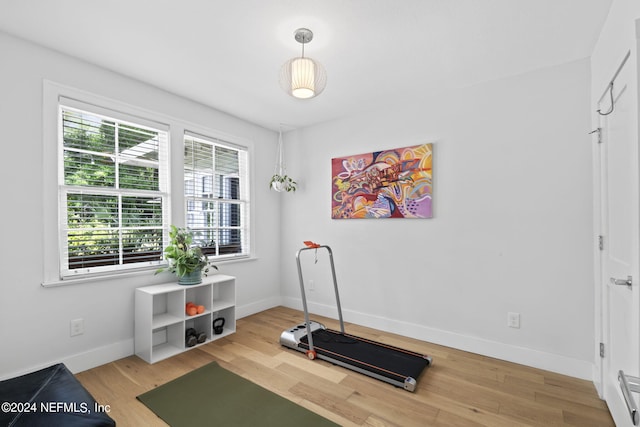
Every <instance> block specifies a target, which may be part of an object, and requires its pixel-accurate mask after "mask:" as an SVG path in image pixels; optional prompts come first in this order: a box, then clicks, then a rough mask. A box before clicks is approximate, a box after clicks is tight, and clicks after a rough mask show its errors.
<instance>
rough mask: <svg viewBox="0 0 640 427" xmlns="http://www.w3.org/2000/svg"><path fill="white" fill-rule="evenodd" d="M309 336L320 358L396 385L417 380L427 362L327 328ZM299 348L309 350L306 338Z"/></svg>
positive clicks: (423, 357)
mask: <svg viewBox="0 0 640 427" xmlns="http://www.w3.org/2000/svg"><path fill="white" fill-rule="evenodd" d="M312 336H313V348H314V350H315V351H316V353H317V354H318V355H319V356H320V357H321V356H325V357H329V358H331V359H335V360H337V361H340V362H342V363H344V364H346V365H349V366H355V367H358V368H360V369H362V370H365V371H368V372H372V373H375V374H377V375H380V376H382V377H385V378H388V379H390V380H392V381H394V382H398V383H402V382H404V381H405V379H406V378H413V379H415V380H417V378H418V377H419V376H420V374H421V373H422V371H423V370H424V369H425V368H426V367H427V366H429V365H430V363H431V360H430V358H429V357H428V356H425V355H423V354H420V353H415V352H412V351H408V350H405V349H402V348H398V347H393V346H390V345H387V344H383V343H379V342H377V341H371V340H367V339H364V338H361V337H358V336H355V335H349V334H342V333H341V332H339V331H334V330H331V329H319V330H316V331H313V332H312ZM300 346H301V347H302V348H304V349H307V350H308V349H309V344H308V338H307V336H306V335H304V336H303V337H301V338H300Z"/></svg>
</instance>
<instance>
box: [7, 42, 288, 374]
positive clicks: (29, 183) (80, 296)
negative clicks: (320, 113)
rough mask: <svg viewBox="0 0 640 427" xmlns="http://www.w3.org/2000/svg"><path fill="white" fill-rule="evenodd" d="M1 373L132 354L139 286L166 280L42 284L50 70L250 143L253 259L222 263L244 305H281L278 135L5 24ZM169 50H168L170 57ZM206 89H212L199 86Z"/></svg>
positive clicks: (74, 366)
mask: <svg viewBox="0 0 640 427" xmlns="http://www.w3.org/2000/svg"><path fill="white" fill-rule="evenodd" d="M0 52H1V53H2V66H1V67H0V94H1V102H0V130H1V132H0V135H1V136H0V138H1V146H2V155H0V186H1V188H2V198H3V207H2V217H1V218H2V224H3V227H2V241H3V244H2V245H0V248H1V249H0V267H1V268H0V271H1V272H2V280H1V281H0V289H1V296H0V325H1V327H0V343H2V344H1V345H2V351H1V352H0V378H5V377H9V376H11V375H14V374H17V373H22V372H26V371H30V370H32V369H35V368H38V367H42V366H45V365H48V364H50V363H57V362H60V361H62V362H66V363H67V365H68V366H69V368H70V369H71V370H73V371H79V370H83V369H86V368H89V367H92V366H96V365H99V364H101V363H106V362H109V361H111V360H114V359H117V358H120V357H124V356H127V355H130V354H133V316H134V313H133V305H134V301H133V298H134V297H133V296H134V289H135V288H136V287H138V286H144V285H147V284H152V283H154V282H158V281H161V280H166V279H167V278H169V276H164V277H159V276H156V277H154V275H153V273H152V272H150V273H149V274H145V275H140V276H135V277H132V278H128V279H123V280H112V281H97V282H94V283H90V284H82V285H70V286H62V287H55V288H43V287H42V286H41V283H42V281H43V265H44V262H43V261H44V260H43V246H44V245H47V244H51V242H43V241H42V240H43V239H42V236H43V222H44V221H43V215H56V212H44V211H43V198H44V194H43V181H44V177H43V174H42V165H43V161H44V159H43V155H42V151H43V131H42V109H43V79H47V80H51V81H53V82H57V83H59V84H62V85H66V86H70V87H74V88H77V89H80V90H83V91H88V92H91V93H93V94H96V95H99V96H103V97H107V98H111V99H114V100H116V101H119V102H123V103H127V104H130V105H134V106H137V107H140V108H144V109H147V110H151V111H154V112H158V113H160V114H164V115H168V116H171V117H175V118H178V119H181V120H184V121H188V122H192V123H195V124H197V125H199V126H201V127H203V128H209V129H212V130H217V131H220V132H223V133H226V134H230V135H234V136H236V137H238V138H242V139H245V140H247V141H249V143H250V144H251V145H252V146H253V150H254V158H255V159H256V160H259V159H269V160H270V161H269V162H261V161H255V162H254V165H253V168H254V169H253V172H254V177H255V180H254V182H253V184H254V185H253V199H252V203H253V206H254V207H259V210H258V209H256V210H254V214H255V216H256V217H257V216H258V215H259V224H260V227H257V226H256V222H255V221H254V223H253V224H254V229H255V240H254V244H255V246H254V247H255V255H256V258H257V259H255V260H252V261H247V262H237V263H232V264H231V263H222V264H219V266H220V269H221V271H222V272H223V273H225V274H230V275H233V276H236V277H237V302H238V306H239V308H238V315H239V316H240V317H241V316H243V315H247V314H249V313H253V312H257V311H260V310H262V309H264V308H268V307H271V306H274V305H277V304H278V303H279V301H280V298H279V286H280V284H279V281H278V277H279V274H280V273H279V264H278V257H277V252H276V251H274V250H273V248H274V247H276V248H277V247H279V245H280V232H279V220H278V212H279V197H278V195H276V194H275V193H270V192H269V190H268V188H267V183H268V180H269V178H270V176H271V173H272V167H273V164H272V162H271V159H273V158H274V157H275V144H276V141H277V135H276V134H275V133H274V132H272V131H268V130H265V129H263V128H260V127H258V126H255V125H252V124H250V123H247V122H244V121H242V120H239V119H237V118H234V117H231V116H229V115H226V114H223V113H221V112H219V111H216V110H213V109H211V108H207V107H205V106H203V105H200V104H197V103H194V102H192V101H189V100H186V99H183V98H180V97H177V96H174V95H172V94H169V93H166V92H163V91H161V90H159V89H157V88H154V87H151V86H148V85H146V84H144V83H141V82H138V81H134V80H131V79H128V78H125V77H123V76H121V75H118V74H115V73H112V72H109V71H107V70H105V69H102V68H99V67H96V66H93V65H89V64H87V63H84V62H81V61H78V60H76V59H73V58H70V57H68V56H64V55H61V54H58V53H56V52H53V51H51V50H48V49H44V48H41V47H38V46H35V45H33V44H30V43H27V42H24V41H21V40H19V39H16V38H13V37H10V36H8V35H6V34H4V33H0ZM169 60H170V58H169ZM202 90H208V89H207V88H202ZM76 318H83V319H84V325H85V333H84V335H81V336H77V337H73V338H71V337H70V336H69V321H70V320H71V319H76Z"/></svg>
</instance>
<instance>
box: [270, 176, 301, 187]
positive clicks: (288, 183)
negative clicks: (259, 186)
mask: <svg viewBox="0 0 640 427" xmlns="http://www.w3.org/2000/svg"><path fill="white" fill-rule="evenodd" d="M297 185H298V183H297V182H295V181H294V180H293V179H291V177H290V176H288V175H284V176H283V175H279V174H275V175H273V176H272V177H271V182H269V187H271V188H272V189H274V190H276V191H296V186H297Z"/></svg>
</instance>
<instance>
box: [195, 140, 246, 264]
mask: <svg viewBox="0 0 640 427" xmlns="http://www.w3.org/2000/svg"><path fill="white" fill-rule="evenodd" d="M248 184H249V177H248V150H247V149H246V148H245V147H240V146H237V145H234V144H231V143H229V142H225V141H222V140H219V139H214V138H206V137H203V136H198V135H195V134H189V133H187V134H185V138H184V185H185V189H184V194H185V203H186V223H187V227H188V228H190V229H191V230H193V231H194V235H195V238H194V240H195V241H196V243H197V244H199V245H200V246H202V247H203V250H204V252H205V253H207V254H208V255H209V256H210V257H211V258H213V259H216V258H217V259H224V258H233V257H244V256H248V255H249V253H250V248H249V185H248Z"/></svg>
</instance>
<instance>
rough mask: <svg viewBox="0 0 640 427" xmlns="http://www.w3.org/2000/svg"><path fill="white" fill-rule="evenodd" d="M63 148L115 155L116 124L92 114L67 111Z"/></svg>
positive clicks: (65, 112) (64, 113) (64, 115)
mask: <svg viewBox="0 0 640 427" xmlns="http://www.w3.org/2000/svg"><path fill="white" fill-rule="evenodd" d="M62 132H63V146H64V147H65V148H78V149H82V150H88V151H94V152H97V153H108V154H113V153H115V146H116V144H115V123H114V122H112V121H108V120H104V119H102V118H100V117H98V116H95V115H91V114H90V113H85V112H79V111H73V110H65V111H63V119H62Z"/></svg>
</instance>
